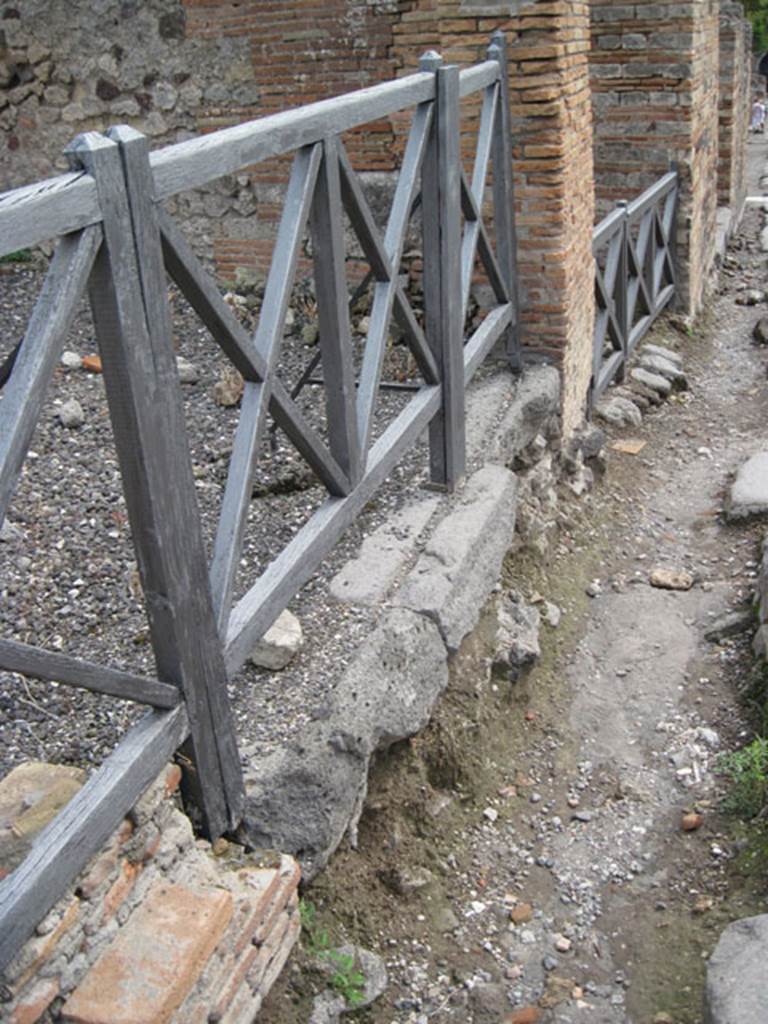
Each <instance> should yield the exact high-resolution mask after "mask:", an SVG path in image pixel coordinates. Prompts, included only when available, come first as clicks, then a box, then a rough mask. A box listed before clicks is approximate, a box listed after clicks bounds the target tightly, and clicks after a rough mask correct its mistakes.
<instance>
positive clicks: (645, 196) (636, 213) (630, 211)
mask: <svg viewBox="0 0 768 1024" xmlns="http://www.w3.org/2000/svg"><path fill="white" fill-rule="evenodd" d="M676 187H677V172H676V171H669V172H668V173H667V174H665V175H663V176H662V177H661V178H659V180H658V181H655V182H654V183H653V185H651V186H650V188H647V189H646V190H645V192H642V193H641V194H640V195H639V196H638V197H637V198H636V199H633V200H632V201H631V202H629V203H627V217H628V219H629V222H630V224H635V223H636V222H637V221H638V220H639V219H640V218H641V217H642V216H643V214H644V213H646V212H647V211H648V210H649V209H651V208H652V207H653V206H655V205H656V203H658V202H660V200H661V199H662V197H663V196H665V195H667V193H669V192H671V191H673V190H674V189H675V188H676Z"/></svg>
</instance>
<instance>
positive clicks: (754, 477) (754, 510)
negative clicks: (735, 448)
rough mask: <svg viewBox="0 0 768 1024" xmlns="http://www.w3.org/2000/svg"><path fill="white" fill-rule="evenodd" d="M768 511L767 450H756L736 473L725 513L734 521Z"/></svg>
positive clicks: (760, 514)
mask: <svg viewBox="0 0 768 1024" xmlns="http://www.w3.org/2000/svg"><path fill="white" fill-rule="evenodd" d="M766 513H768V452H758V454H757V455H753V456H752V458H751V459H748V460H747V461H746V462H745V463H744V464H743V465H742V466H741V467H740V468H739V471H738V472H737V474H736V479H735V480H734V482H733V484H732V486H731V490H730V494H729V496H728V503H727V510H726V515H727V517H728V519H730V520H732V521H736V520H739V519H749V518H751V517H752V516H762V515H765V514H766Z"/></svg>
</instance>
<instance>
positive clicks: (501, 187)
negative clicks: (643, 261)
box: [488, 31, 523, 373]
mask: <svg viewBox="0 0 768 1024" xmlns="http://www.w3.org/2000/svg"><path fill="white" fill-rule="evenodd" d="M488 57H489V58H490V59H491V60H494V61H495V62H496V64H497V66H498V71H499V99H498V104H497V109H496V124H495V130H494V133H493V144H492V150H491V161H492V164H493V221H494V233H495V236H496V253H497V259H498V265H499V269H500V273H501V276H502V279H503V280H504V282H505V284H506V287H507V292H508V294H509V298H510V301H511V302H512V305H513V307H514V315H513V319H512V323H511V324H510V326H509V329H508V330H507V335H506V339H505V340H506V347H507V358H508V359H509V365H510V368H511V369H512V370H514V371H515V372H517V373H519V372H521V371H522V368H523V358H522V351H521V346H520V289H519V284H518V274H517V235H516V231H515V196H514V183H513V176H512V126H511V123H510V116H509V62H508V58H507V40H506V36H505V35H504V33H503V32H500V31H497V32H494V33H493V35H492V36H491V45H490V46H489V48H488Z"/></svg>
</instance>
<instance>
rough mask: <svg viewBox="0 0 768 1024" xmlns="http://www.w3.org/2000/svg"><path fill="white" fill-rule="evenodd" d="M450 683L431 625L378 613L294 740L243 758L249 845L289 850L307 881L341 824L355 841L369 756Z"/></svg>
mask: <svg viewBox="0 0 768 1024" xmlns="http://www.w3.org/2000/svg"><path fill="white" fill-rule="evenodd" d="M447 684H448V665H447V657H446V652H445V647H444V645H443V642H442V640H441V639H440V634H439V632H438V630H437V627H436V626H435V624H434V623H432V622H430V621H429V620H428V619H426V618H425V617H424V616H421V615H416V614H414V613H413V612H411V611H408V610H407V609H405V608H395V609H392V610H391V611H389V612H388V613H387V614H385V615H384V616H383V617H382V619H381V621H380V623H379V625H378V627H377V628H376V629H375V630H374V632H373V633H372V635H371V636H370V637H369V638H368V640H367V642H366V643H365V645H363V647H362V648H361V649H360V652H359V654H358V656H357V658H356V659H355V661H354V662H353V663H352V664H351V665H350V666H349V668H348V669H347V670H346V672H345V673H344V675H343V676H342V677H341V679H340V680H339V682H338V684H337V686H336V687H335V689H334V690H333V693H332V695H331V697H330V702H329V706H328V708H327V709H326V712H325V713H324V715H323V718H322V720H320V721H315V722H313V723H312V724H311V725H310V726H309V727H308V728H306V729H305V730H304V732H303V734H302V737H301V741H300V744H298V745H295V746H293V747H291V748H288V749H284V750H280V751H277V752H276V753H274V754H272V755H270V756H269V757H266V758H258V757H250V758H249V759H248V765H247V768H246V781H247V788H248V813H247V818H248V820H250V821H253V822H256V823H257V824H256V825H255V826H254V827H252V829H251V834H250V838H251V840H252V841H253V842H254V844H255V845H257V846H264V847H270V848H278V849H281V850H286V851H288V852H290V853H294V854H295V855H296V856H297V857H298V858H299V860H300V861H301V864H302V869H303V872H304V875H305V877H309V878H311V877H312V876H313V875H314V874H315V873H316V872H317V871H318V870H320V868H322V867H323V866H324V865H325V864H326V863H327V861H328V858H329V857H330V855H331V854H332V853H333V851H334V850H335V849H336V847H337V846H338V845H339V843H340V842H341V840H342V838H343V836H344V833H345V832H346V831H347V829H350V834H351V838H352V840H353V841H354V840H355V831H356V827H357V821H358V819H359V816H360V813H361V811H362V806H363V801H364V800H365V795H366V792H367V776H368V764H369V761H370V758H371V756H372V754H373V753H374V752H375V751H376V750H383V749H386V748H387V747H389V746H390V745H391V744H392V743H395V742H396V741H398V740H401V739H404V738H405V737H407V736H412V735H413V734H415V733H417V732H418V731H419V730H420V729H423V728H424V726H425V725H426V724H427V721H428V720H429V715H430V712H431V710H432V707H433V706H434V703H435V701H436V700H437V698H438V697H439V695H440V694H441V693H442V691H443V690H444V689H445V687H446V686H447ZM246 753H247V752H246V751H244V754H246Z"/></svg>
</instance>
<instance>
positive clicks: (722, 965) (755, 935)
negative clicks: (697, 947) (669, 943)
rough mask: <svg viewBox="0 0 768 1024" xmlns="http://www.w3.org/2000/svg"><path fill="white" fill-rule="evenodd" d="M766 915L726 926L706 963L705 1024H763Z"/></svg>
mask: <svg viewBox="0 0 768 1024" xmlns="http://www.w3.org/2000/svg"><path fill="white" fill-rule="evenodd" d="M766 964H768V914H759V915H758V916H757V917H745V918H743V919H742V920H741V921H734V922H733V924H730V925H728V927H727V928H726V929H725V931H724V932H723V934H722V935H721V936H720V939H719V941H718V943H717V945H716V946H715V951H714V953H713V954H712V956H711V957H710V958H709V963H708V964H707V987H706V992H705V996H704V1020H705V1024H764V1022H765V1020H766V1005H767V1004H766V977H767V975H766Z"/></svg>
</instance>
